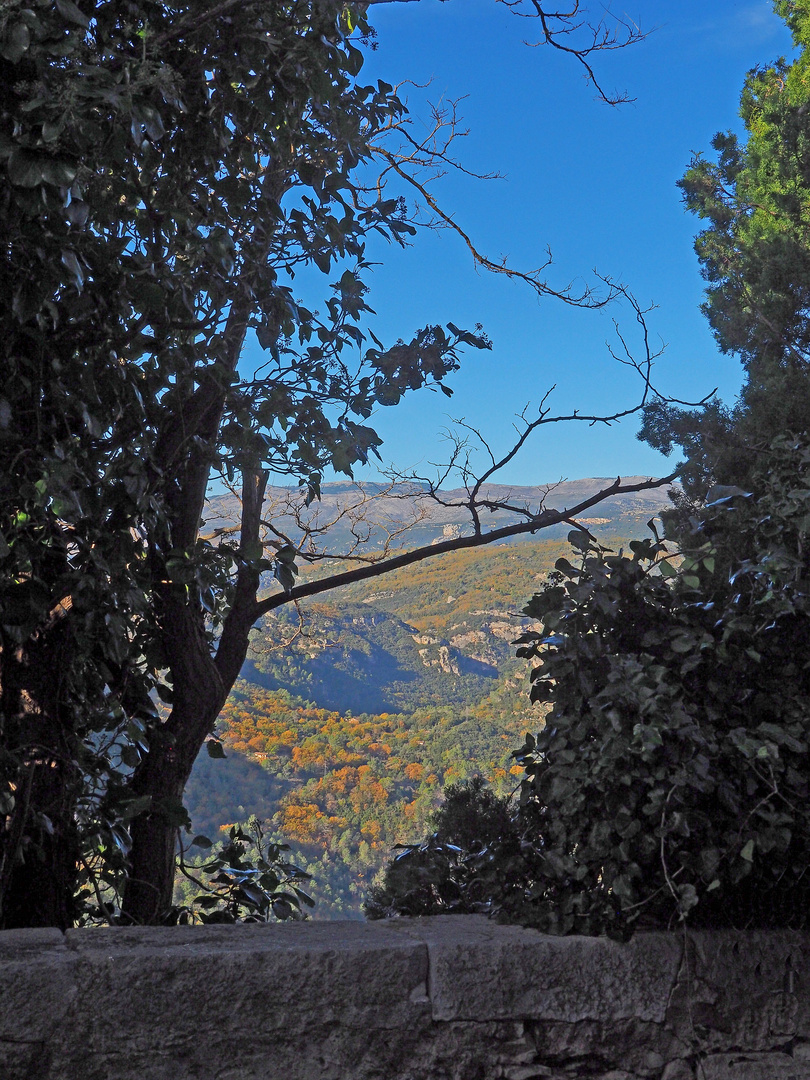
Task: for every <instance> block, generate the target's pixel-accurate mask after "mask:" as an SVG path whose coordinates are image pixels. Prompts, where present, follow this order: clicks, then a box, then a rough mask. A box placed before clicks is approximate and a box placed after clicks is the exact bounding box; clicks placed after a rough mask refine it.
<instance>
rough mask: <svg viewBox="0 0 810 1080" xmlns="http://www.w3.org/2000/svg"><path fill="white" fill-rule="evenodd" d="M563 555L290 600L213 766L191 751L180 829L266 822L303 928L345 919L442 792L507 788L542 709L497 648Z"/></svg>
mask: <svg viewBox="0 0 810 1080" xmlns="http://www.w3.org/2000/svg"><path fill="white" fill-rule="evenodd" d="M568 553H569V548H568V545H567V544H566V543H565V542H564V541H563V542H561V541H559V540H558V541H551V540H542V541H524V542H523V543H521V544H519V545H503V546H499V547H495V548H493V549H490V550H489V551H480V550H479V551H466V552H457V553H454V554H450V555H445V556H441V557H439V558H438V559H436V560H435V561H432V562H431V564H430V566H421V567H420V566H416V567H410V568H407V569H405V570H401V571H399V572H396V573H393V574H389V575H387V576H386V578H385V580H384V582H377V583H374V582H365V583H362V584H356V585H353V586H348V587H346V588H345V589H343V590H342V591H341V593H340V594H339V595H337V596H335V597H334V598H332V599H331V600H330V602H329V603H324V602H317V603H316V602H313V603H310V604H308V605H302V612H301V614H302V619H301V622H300V623H299V620H298V618H297V616H296V613H295V612H294V611H293V612H292V613H291V614H288V613H284V614H277V613H272V614H271V615H270V616H268V617H267V618H265V620H264V621H263V623H262V626H261V628H260V630H259V631H258V632H257V633H256V634H255V636H254V639H253V642H252V646H251V650H250V654H249V660H248V663H247V664H246V666H245V668H244V670H243V677H242V678H241V679H240V681H239V682H238V683H237V685H236V687H235V688H234V691H233V692H232V694H231V696H230V698H229V700H228V703H227V705H226V707H225V710H224V712H223V714H222V716H221V718H220V722H219V725H218V729H217V730H218V734H219V736H220V737H221V739H222V742H223V744H224V746H225V750H226V753H227V758H226V759H225V760H221V759H211V758H208V757H207V756H202V757H201V758H200V760H199V761H198V763H197V765H196V766H195V769H194V773H193V774H192V778H191V781H190V783H189V786H188V788H187V797H186V801H187V805H188V807H189V811H190V813H191V816H192V820H193V824H194V830H195V832H198V833H203V834H205V835H208V836H210V837H211V838H214V839H215V838H217V837H218V836H220V835H221V831H220V830H221V828H222V827H223V826H225V825H229V824H232V823H235V822H241V821H245V820H246V819H247V818H248V817H250V816H251V815H256V816H257V817H259V818H260V819H262V820H264V821H268V822H270V826H269V830H270V832H271V834H272V835H274V836H275V837H277V838H279V839H284V840H286V841H287V842H288V843H289V844H290V845H291V846H292V848H293V854H292V859H293V861H295V862H297V863H298V865H300V866H301V867H302V868H304V869H306V870H307V871H308V872H309V873H311V874H312V875H313V882H312V883H311V888H310V892H311V893H312V895H313V896H314V897H315V898H316V900H317V901H318V904H317V907H316V909H315V918H330V917H332V918H336V917H343V918H345V917H351V916H359V913H360V905H361V903H362V900H363V898H364V895H365V892H366V889H367V886H368V882H369V880H370V879H371V878H372V877H373V876H374V874H375V873H376V871H377V870H378V868H379V867H380V866H381V865H382V863H383V861H384V860H385V859H386V858H387V857H388V856H389V855H390V852H391V850H392V848H393V847H394V845H395V844H397V843H401V842H408V841H413V840H417V839H419V838H421V837H422V836H423V835H424V833H425V831H426V821H427V817H428V815H429V814H430V813H431V811H432V809H433V808H434V807H435V805H436V803H437V801H438V799H439V797H440V791H441V788H442V787H443V786H445V785H446V784H448V783H452V782H455V781H458V780H461V779H464V778H467V777H470V776H473V775H476V774H481V775H483V776H485V777H486V778H487V779H488V780H489V781H490V782H491V783H492V784H493V785H494V786H495V788H496V789H497V790H498V791H500V792H506V791H509V790H511V789H512V788H513V787H514V786H515V784H516V783H517V776H516V774H517V773H519V772H520V770H519V768H518V767H517V766H514V765H513V762H512V761H511V759H510V754H511V751H512V750H513V749H514V748H515V747H516V746H518V745H519V743H520V741H521V737H522V735H523V733H524V732H525V731H526V730H529V729H532V728H533V727H536V726H537V725H538V724H539V723H540V722H541V715H542V714H541V711H540V709H539V707H538V706H532V705H531V704H530V703H529V697H528V688H529V682H528V671H527V669H526V665H525V662H524V661H520V660H517V659H516V658H515V656H514V648H513V647H512V645H511V642H512V641H514V639H515V638H516V637H517V636H518V635H519V634H520V633H521V630H522V628H523V627H525V626H526V625H527V622H528V620H526V618H525V617H524V616H521V615H520V610H521V608H522V607H523V605H524V604H525V603H526V600H527V599H528V597H530V596H531V595H532V593H533V592H535V591H536V590H537V588H538V587H539V585H540V584H541V583H542V582H543V581H544V580H545V578H546V576H547V574H548V572H549V570H550V569H552V568H553V566H554V563H555V561H556V560H557V559H558V558H559V557H560V556H561V555H565V554H568ZM510 770H511V771H510ZM513 773H514V774H515V775H513ZM184 895H185V896H186V897H187V896H189V895H190V894H189V891H186V892H185V893H184Z"/></svg>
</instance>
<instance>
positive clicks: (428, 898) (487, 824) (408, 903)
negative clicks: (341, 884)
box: [365, 776, 517, 919]
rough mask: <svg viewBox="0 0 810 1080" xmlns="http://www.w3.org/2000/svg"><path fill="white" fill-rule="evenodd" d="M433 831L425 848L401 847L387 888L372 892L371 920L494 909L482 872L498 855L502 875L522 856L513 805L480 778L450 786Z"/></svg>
mask: <svg viewBox="0 0 810 1080" xmlns="http://www.w3.org/2000/svg"><path fill="white" fill-rule="evenodd" d="M433 826H434V829H435V831H434V832H433V833H432V834H431V835H430V836H429V837H428V838H427V839H426V840H425V841H424V843H422V844H404V845H400V846H401V847H402V850H401V852H400V854H399V855H398V856H397V857H396V858H395V859H394V860H393V861H392V862H390V863H389V864H388V865H387V866H386V868H385V871H384V874H383V880H382V884H380V885H374V886H372V888H371V890H370V891H369V896H368V899H367V901H366V904H365V913H366V917H367V918H369V919H385V918H390V917H391V916H394V915H447V914H469V913H470V912H480V911H487V910H489V907H490V890H491V888H492V881H491V879H490V878H489V876H488V875H487V874H486V873H485V872H484V871H483V867H485V866H487V865H489V864H490V863H491V853H492V852H494V851H497V863H498V867H499V870H500V869H502V868H503V866H504V863H505V861H506V860H507V859H508V857H509V855H510V854H512V855H514V854H515V853H516V851H517V835H516V831H515V826H514V822H513V819H512V815H511V814H510V811H509V805H508V801H507V800H506V799H501V798H498V797H497V796H496V795H494V794H493V793H492V792H491V791H490V790H489V788H488V787H487V786H486V784H485V782H484V781H483V779H482V778H481V777H480V776H476V777H473V778H472V779H471V780H469V781H465V782H463V783H460V784H451V785H450V786H449V787H448V788H447V789H446V791H445V793H444V802H443V803H442V805H441V806H440V807H439V809H438V810H437V811H436V812H435V814H434V815H433Z"/></svg>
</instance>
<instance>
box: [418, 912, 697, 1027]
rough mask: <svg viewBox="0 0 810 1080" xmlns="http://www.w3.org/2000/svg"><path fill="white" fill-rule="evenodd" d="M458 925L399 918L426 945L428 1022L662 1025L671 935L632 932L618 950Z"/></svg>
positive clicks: (672, 962)
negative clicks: (593, 1021)
mask: <svg viewBox="0 0 810 1080" xmlns="http://www.w3.org/2000/svg"><path fill="white" fill-rule="evenodd" d="M459 921H460V920H459V918H458V916H456V915H444V916H437V917H436V918H431V919H425V920H421V922H420V921H419V920H413V919H407V920H406V919H403V920H401V923H402V924H403V926H402V931H403V932H404V933H407V934H411V935H415V936H416V937H418V938H419V940H421V941H424V942H425V943H426V944H427V947H428V954H429V957H430V980H431V1001H432V1003H433V1016H434V1019H436V1020H462V1019H468V1020H481V1019H487V1020H499V1019H504V1018H506V1017H521V1018H531V1019H538V1020H540V1019H542V1020H563V1021H565V1022H567V1023H571V1024H575V1023H577V1022H578V1021H580V1020H587V1019H591V1018H596V1019H600V1020H625V1019H629V1018H631V1017H632V1018H635V1019H639V1020H652V1021H653V1022H655V1023H663V1021H664V1017H665V1014H666V1008H667V1001H668V998H669V994H670V991H671V990H672V988H673V986H674V985H675V981H676V978H677V975H678V970H679V968H680V964H681V955H682V952H683V943H682V939H681V938H679V937H678V936H677V935H674V934H639V935H637V936H636V937H635V938H634V939H633V940H632V941H631V942H630V943H629V944H627V945H620V944H619V943H618V942H615V941H610V940H608V939H607V938H575V937H568V938H553V937H548V936H547V935H545V934H540V933H539V932H538V931H537V930H528V929H524V928H523V927H519V926H499V925H498V924H496V923H490V922H485V923H484V925H483V927H479V926H478V925H477V924H476V923H471V924H470V923H467V924H465V925H464V926H459V925H458V924H459ZM414 924H418V925H414ZM468 927H469V929H468Z"/></svg>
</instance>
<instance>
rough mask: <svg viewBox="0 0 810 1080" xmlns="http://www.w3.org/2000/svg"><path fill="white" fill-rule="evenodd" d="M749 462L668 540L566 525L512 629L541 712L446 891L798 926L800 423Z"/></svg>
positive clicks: (805, 863)
mask: <svg viewBox="0 0 810 1080" xmlns="http://www.w3.org/2000/svg"><path fill="white" fill-rule="evenodd" d="M753 479H754V483H753V484H752V485H751V486H752V491H750V492H748V491H743V490H741V489H739V488H731V487H725V488H715V489H714V490H713V491H712V492H711V493H710V496H709V500H708V504H707V506H706V507H705V508H704V510H703V512H702V514H701V520H697V519H693V520H692V522H691V523H689V526H688V528H687V531H686V535H684V526H683V520H682V518H678V519H676V520H677V521H678V527H679V535H678V540H679V543H678V544H677V545H676V544H674V543H672V542H670V541H668V540H667V539H666V538H662V537H661V536H660V535H659V534H658V532H656V531H655V529H654V525H653V523H652V522H651V523H650V526H651V530H652V535H651V536H650V538H649V539H646V540H638V541H633V542H632V543H631V544H630V545H629V550H628V551H626V552H619V553H614V552H611V551H608V550H606V549H605V548H603V547H601V546H600V545H599V544H598V543H597V542H596V541H595V540H594V539H593V538H592V537H591V536H590V535H589V534H588V533H586V532H581V531H576V532H573V533H572V534H571V536H570V538H569V539H570V540H571V542H572V544H573V546H574V548H575V550H576V552H577V557H576V559H574V560H573V561H569V560H567V559H560V560H559V561H558V562H557V564H556V574H555V575H554V576H553V579H552V580H550V582H549V583H548V585H547V586H546V588H545V589H544V590H543V591H542V592H540V593H538V594H536V595H535V596H534V598H533V599H532V601H531V602H530V604H529V605H528V607H527V608H526V609H525V610H526V613H527V614H529V615H532V616H534V617H535V618H536V619H537V620H538V621H539V623H540V624H541V629H540V630H538V631H536V632H531V633H527V634H524V635H523V637H522V638H521V639H520V640H519V646H520V648H519V654H520V655H522V656H524V657H526V658H527V659H530V660H532V661H534V664H535V666H534V668H533V670H532V673H531V679H532V698H533V699H534V700H535V701H537V702H547V703H548V705H549V706H550V711H549V712H548V715H547V717H546V721H545V725H544V727H543V728H542V729H541V730H540V731H539V733H538V734H536V735H527V736H526V740H525V742H524V745H523V746H522V747H521V748H520V749H519V750H517V751H516V752H515V757H516V759H517V760H518V761H519V762H520V763H521V764H522V765H524V767H525V770H526V771H525V777H524V779H523V781H522V784H521V794H520V800H519V805H517V806H516V808H515V809H514V810H513V811H512V814H511V818H510V825H509V828H508V829H507V830H505V833H504V839H503V842H499V841H494V842H492V843H490V844H489V845H488V846H487V847H486V849H485V850H481V851H479V852H478V853H477V854H475V855H474V857H473V858H472V859H471V860H470V859H467V860H466V862H465V864H464V865H465V874H466V876H465V877H463V878H462V877H461V876H460V875H457V877H456V880H457V882H458V884H459V886H460V889H461V894H462V895H461V897H460V898H459V899H457V900H456V905H457V906H458V905H461V904H463V903H464V902H465V896H469V895H473V894H474V895H475V896H476V898H477V902H478V904H479V907H478V910H481V909H482V908H483V907H484V906H485V905H483V904H482V903H481V901H482V899H483V897H484V894H485V895H486V899H487V901H488V904H487V905H486V907H487V909H488V910H490V911H492V912H494V913H497V914H498V915H499V917H501V918H504V919H508V920H512V921H519V922H522V923H525V924H529V925H533V926H537V927H539V928H540V929H542V930H545V931H547V932H551V933H558V934H568V933H608V934H610V935H612V936H616V937H620V938H623V937H627V936H628V935H629V934H630V933H631V932H632V931H633V929H634V928H636V927H639V926H645V927H649V926H663V927H666V926H672V925H675V924H677V923H678V922H679V921H680V920H682V919H688V920H689V921H690V924H693V925H714V926H718V925H735V926H741V927H750V926H759V927H762V926H805V925H806V924H807V921H808V915H807V913H808V910H810V873H808V871H810V803H809V802H808V793H809V789H810V757H809V756H808V725H810V445H809V444H808V440H807V439H806V438H801V439H798V438H786V437H780V438H779V439H777V440H776V441H775V442H773V443H772V444H771V445H770V447H769V448H768V449H767V451H766V452H764V453H763V454H761V456H760V464H759V466H758V468H757V470H756V471H755V473H754V477H753ZM420 850H421V856H420V857H421V858H422V859H423V861H424V859H425V858H426V857H427V856H428V855H430V854H431V849H430V847H429V845H428V846H426V847H423V849H420ZM435 865H436V856H434V858H433V862H430V861H428V862H427V863H424V865H422V866H421V868H420V872H421V873H423V874H427V873H428V870H429V867H430V866H435ZM395 906H396V905H389V907H395Z"/></svg>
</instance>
